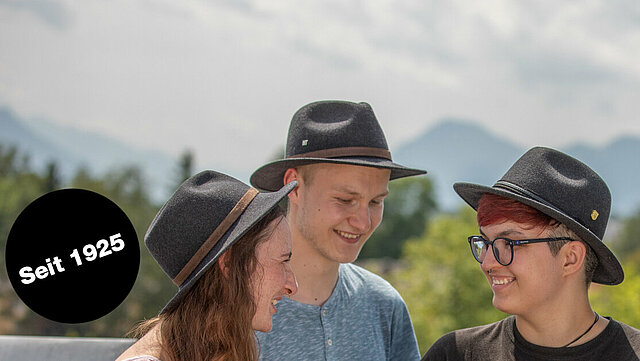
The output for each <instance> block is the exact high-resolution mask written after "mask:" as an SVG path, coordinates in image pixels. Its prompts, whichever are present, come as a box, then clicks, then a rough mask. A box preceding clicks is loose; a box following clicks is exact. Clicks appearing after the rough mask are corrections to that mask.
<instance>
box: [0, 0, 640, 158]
mask: <svg viewBox="0 0 640 361" xmlns="http://www.w3.org/2000/svg"><path fill="white" fill-rule="evenodd" d="M320 99H348V100H353V101H367V102H369V103H370V104H371V105H372V106H373V109H374V110H375V112H376V114H377V115H378V118H379V119H380V121H381V123H382V126H383V128H384V129H385V131H386V133H387V138H388V140H389V143H390V145H391V148H392V151H393V147H394V146H397V145H398V144H401V143H402V142H403V141H407V140H409V139H411V138H412V137H414V136H416V134H418V132H421V131H424V130H426V129H428V128H430V127H432V126H433V125H435V124H436V123H437V122H438V121H439V120H441V119H442V118H443V117H449V116H452V117H458V118H466V119H469V120H470V121H473V122H476V123H480V124H482V125H484V126H485V127H487V128H488V129H490V130H491V131H493V132H494V133H497V134H499V135H502V136H507V137H509V138H511V139H512V140H513V141H515V142H516V143H518V144H521V145H523V146H531V145H535V144H543V145H549V146H557V147H560V146H563V145H567V144H570V143H573V142H577V141H584V142H590V143H595V144H605V143H606V142H607V141H610V140H612V139H613V138H615V137H618V136H621V135H626V134H632V135H636V136H640V119H639V116H638V114H640V2H638V0H584V1H562V0H561V1H557V0H541V1H507V0H487V1H478V2H475V1H463V0H446V1H445V0H436V1H424V0H406V1H389V0H370V1H354V0H349V1H347V0H340V1H309V2H301V1H294V0H283V1H278V0H274V1H252V0H218V1H213V0H209V1H203V0H185V1H169V0H138V1H133V0H127V1H124V0H113V1H104V0H82V1H73V2H72V1H50V0H0V105H1V106H5V107H9V108H10V109H12V110H13V111H14V112H15V113H17V114H18V115H19V116H21V117H24V118H36V117H43V118H46V119H49V120H50V121H52V122H55V123H59V124H63V125H68V126H74V127H77V128H81V129H86V130H91V131H95V132H102V133H105V134H107V135H109V136H112V137H114V138H117V139H120V140H123V141H126V142H128V143H132V144H135V145H137V146H139V147H142V148H153V147H155V148H160V149H162V150H163V151H165V152H167V153H169V154H172V155H177V154H179V153H180V152H181V151H183V150H184V149H186V148H191V149H192V150H193V151H194V152H195V153H196V157H197V159H198V163H199V165H201V166H207V167H212V166H220V167H223V168H225V169H234V168H235V169H246V168H250V169H254V168H256V167H257V166H259V165H260V164H262V163H263V162H264V160H265V159H266V158H267V157H269V156H270V155H271V154H273V153H274V152H275V151H276V149H277V148H278V147H279V146H280V145H281V144H283V143H284V142H285V138H286V130H287V127H288V123H289V120H290V118H291V115H292V114H293V113H294V112H295V111H296V110H297V109H298V108H299V107H300V106H302V105H304V104H306V103H308V102H311V101H314V100H320Z"/></svg>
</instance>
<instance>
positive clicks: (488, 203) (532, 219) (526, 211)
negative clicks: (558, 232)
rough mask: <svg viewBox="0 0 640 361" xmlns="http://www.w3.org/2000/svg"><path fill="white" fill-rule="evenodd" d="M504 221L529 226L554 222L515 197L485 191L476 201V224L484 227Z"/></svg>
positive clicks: (546, 224)
mask: <svg viewBox="0 0 640 361" xmlns="http://www.w3.org/2000/svg"><path fill="white" fill-rule="evenodd" d="M506 221H514V222H517V223H521V224H526V225H528V226H530V227H531V228H535V227H540V226H548V225H550V224H554V223H556V222H554V221H555V220H554V219H553V218H551V217H549V216H547V215H546V214H544V213H542V212H540V211H538V210H537V209H535V208H533V207H530V206H528V205H526V204H524V203H520V202H518V201H516V200H515V199H511V198H506V197H502V196H498V195H495V194H491V193H485V194H484V195H483V196H482V197H481V198H480V201H479V202H478V225H479V226H480V227H484V226H488V225H491V224H497V223H502V222H506Z"/></svg>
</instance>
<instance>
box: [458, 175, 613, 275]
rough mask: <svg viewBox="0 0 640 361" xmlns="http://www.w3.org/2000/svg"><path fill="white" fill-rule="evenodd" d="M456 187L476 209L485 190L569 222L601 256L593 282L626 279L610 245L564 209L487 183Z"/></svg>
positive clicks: (566, 224) (461, 184) (464, 198)
mask: <svg viewBox="0 0 640 361" xmlns="http://www.w3.org/2000/svg"><path fill="white" fill-rule="evenodd" d="M453 189H454V190H455V191H456V193H458V195H459V196H460V197H461V198H462V199H463V200H464V201H465V202H467V204H469V205H470V206H471V207H472V208H473V209H475V210H476V211H477V210H478V202H479V201H480V198H481V197H482V195H483V194H485V193H490V194H495V195H499V196H502V197H506V198H511V199H514V200H516V201H518V202H521V203H523V204H526V205H528V206H530V207H533V208H535V209H537V210H539V211H540V212H542V213H544V214H546V215H548V216H550V217H551V218H553V219H555V220H557V221H559V222H561V223H562V224H564V225H565V226H567V228H569V229H570V230H572V231H573V232H575V233H576V234H577V235H578V236H579V237H580V238H581V239H582V240H583V241H585V242H587V244H588V245H589V246H591V248H592V249H593V251H594V252H595V254H596V256H597V257H598V266H597V267H596V269H595V271H594V274H593V279H592V281H593V282H595V283H600V284H604V285H617V284H619V283H621V282H622V280H624V272H623V270H622V266H621V265H620V262H618V259H617V258H616V256H614V254H613V253H612V252H611V251H610V250H609V248H607V246H606V245H605V244H604V242H602V240H601V239H600V238H599V237H598V236H596V235H595V234H593V232H591V231H590V230H589V229H587V228H586V227H585V226H583V225H582V224H580V223H579V222H577V221H576V220H574V219H573V218H571V217H569V216H568V215H567V214H565V213H564V212H562V211H560V210H558V209H556V208H553V207H550V206H548V205H545V204H543V203H540V202H538V201H536V200H534V199H531V198H528V197H525V196H522V195H519V194H516V193H513V192H511V191H509V190H505V189H501V188H494V187H487V186H483V185H480V184H473V183H455V184H454V185H453Z"/></svg>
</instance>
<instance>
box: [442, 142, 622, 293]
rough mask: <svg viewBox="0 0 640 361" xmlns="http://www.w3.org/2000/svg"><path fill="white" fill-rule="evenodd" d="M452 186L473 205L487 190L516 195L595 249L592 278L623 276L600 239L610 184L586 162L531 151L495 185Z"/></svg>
mask: <svg viewBox="0 0 640 361" xmlns="http://www.w3.org/2000/svg"><path fill="white" fill-rule="evenodd" d="M453 189H454V190H455V191H456V192H457V193H458V195H459V196H460V197H462V199H464V200H465V202H467V203H468V204H469V205H470V206H471V207H473V209H475V210H477V209H478V202H479V201H480V198H481V197H482V195H483V194H485V193H491V194H496V195H499V196H503V197H506V198H511V199H515V200H517V201H519V202H521V203H524V204H526V205H528V206H531V207H533V208H535V209H537V210H539V211H540V212H542V213H544V214H546V215H548V216H550V217H552V218H553V219H555V220H557V221H559V222H561V223H562V224H564V225H565V226H567V228H569V229H571V230H572V231H574V232H575V233H576V234H577V235H578V236H579V237H580V238H581V239H582V240H583V241H585V242H586V243H587V244H588V245H589V246H591V248H592V249H593V250H594V252H595V254H596V256H597V257H598V267H597V268H596V270H595V272H594V274H593V282H595V283H601V284H606V285H616V284H619V283H621V282H622V280H623V279H624V272H623V271H622V266H621V265H620V262H618V260H617V259H616V257H615V256H614V254H613V253H612V252H611V250H609V248H607V246H606V245H605V244H604V242H602V237H603V236H604V231H605V229H606V228H607V222H608V220H609V212H610V209H611V193H610V192H609V188H608V187H607V184H606V183H605V182H604V181H603V180H602V178H600V176H598V174H596V172H594V171H593V170H592V169H591V168H589V167H588V166H587V165H585V164H584V163H582V162H580V161H579V160H577V159H575V158H572V157H570V156H568V155H566V154H564V153H562V152H559V151H557V150H554V149H550V148H544V147H535V148H532V149H530V150H529V151H527V152H526V153H525V154H524V155H523V156H522V157H520V159H518V160H517V161H516V162H515V163H514V164H513V166H511V168H510V169H509V170H508V171H507V173H505V175H504V176H503V177H502V178H501V179H500V180H499V181H498V182H496V184H494V185H493V187H487V186H483V185H479V184H472V183H455V184H454V185H453Z"/></svg>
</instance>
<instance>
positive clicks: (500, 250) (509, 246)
mask: <svg viewBox="0 0 640 361" xmlns="http://www.w3.org/2000/svg"><path fill="white" fill-rule="evenodd" d="M554 241H574V239H573V238H567V237H553V238H532V239H519V240H517V241H516V240H513V239H509V238H503V237H501V238H496V239H494V240H493V241H488V240H486V239H485V238H484V237H482V236H469V246H471V253H473V257H474V258H475V259H476V261H478V262H480V264H482V262H483V261H484V258H485V257H486V255H487V250H488V249H489V246H491V248H492V249H493V256H494V257H495V258H496V261H498V263H500V264H501V265H503V266H508V265H510V264H511V262H513V246H520V245H523V244H529V243H540V242H554Z"/></svg>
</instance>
